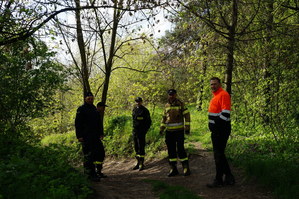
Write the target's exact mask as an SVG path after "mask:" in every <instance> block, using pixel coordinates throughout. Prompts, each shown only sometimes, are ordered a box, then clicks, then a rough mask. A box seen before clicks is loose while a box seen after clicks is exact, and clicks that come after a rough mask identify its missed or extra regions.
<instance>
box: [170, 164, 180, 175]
mask: <svg viewBox="0 0 299 199" xmlns="http://www.w3.org/2000/svg"><path fill="white" fill-rule="evenodd" d="M169 164H170V171H169V174H168V177H172V176H176V175H178V174H179V171H178V169H177V167H176V162H170V163H169Z"/></svg>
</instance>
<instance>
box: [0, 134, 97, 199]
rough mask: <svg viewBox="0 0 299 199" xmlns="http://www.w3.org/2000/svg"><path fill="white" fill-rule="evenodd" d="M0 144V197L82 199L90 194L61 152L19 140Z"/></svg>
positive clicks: (89, 190) (80, 175)
mask: <svg viewBox="0 0 299 199" xmlns="http://www.w3.org/2000/svg"><path fill="white" fill-rule="evenodd" d="M8 142H9V143H8ZM7 144H9V146H10V147H6V146H7ZM0 146H1V148H0V151H1V152H0V153H1V156H0V160H1V161H0V198H2V199H6V198H7V199H14V198H16V199H17V198H22V199H27V198H28V199H29V198H30V199H40V198H45V199H54V198H55V199H68V198H70V199H71V198H72V199H73V198H76V199H83V198H87V197H88V196H89V195H91V194H92V191H91V189H90V187H89V182H88V181H87V179H86V178H85V177H84V176H83V175H82V174H80V173H79V172H78V171H76V170H75V169H74V168H73V167H72V166H70V165H69V164H68V162H67V160H66V156H64V155H62V154H61V153H60V151H57V150H55V149H53V148H51V147H41V146H40V145H36V144H28V143H26V142H24V141H22V140H13V141H8V140H7V139H6V140H5V141H4V140H2V141H1V143H0Z"/></svg>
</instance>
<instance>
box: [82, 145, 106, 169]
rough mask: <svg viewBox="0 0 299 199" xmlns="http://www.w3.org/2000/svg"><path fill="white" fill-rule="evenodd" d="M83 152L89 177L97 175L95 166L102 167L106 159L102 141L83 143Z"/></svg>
mask: <svg viewBox="0 0 299 199" xmlns="http://www.w3.org/2000/svg"><path fill="white" fill-rule="evenodd" d="M82 151H83V154H84V161H83V166H84V170H85V173H86V174H88V175H94V174H95V165H96V164H100V165H102V163H103V161H104V159H105V149H104V145H103V143H102V141H101V140H100V139H99V140H97V141H92V142H83V143H82Z"/></svg>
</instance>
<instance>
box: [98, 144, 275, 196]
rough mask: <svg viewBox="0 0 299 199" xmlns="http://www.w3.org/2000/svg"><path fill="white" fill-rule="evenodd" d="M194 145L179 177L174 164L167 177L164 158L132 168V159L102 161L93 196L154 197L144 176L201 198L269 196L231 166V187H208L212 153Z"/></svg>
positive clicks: (213, 170) (180, 169) (167, 170)
mask: <svg viewBox="0 0 299 199" xmlns="http://www.w3.org/2000/svg"><path fill="white" fill-rule="evenodd" d="M195 144H196V152H195V154H194V153H193V154H192V155H191V156H190V160H189V164H190V170H191V175H190V176H186V177H185V176H183V174H182V173H183V172H182V170H183V169H182V166H181V164H178V170H179V172H180V174H179V175H178V176H175V177H168V176H167V174H168V172H169V165H168V162H167V159H160V160H148V161H145V169H144V170H142V171H138V170H132V168H133V167H134V166H135V165H136V161H135V160H133V159H129V160H128V159H126V160H124V159H122V160H120V159H118V160H117V159H109V158H107V159H106V160H105V164H104V169H103V173H105V174H106V175H108V178H102V179H101V182H97V183H94V184H93V188H94V189H95V191H96V194H95V197H94V198H95V199H158V198H159V196H158V193H155V192H153V190H152V189H153V188H152V185H151V184H150V183H148V182H145V181H144V180H145V179H150V180H158V181H162V182H164V183H166V184H168V185H175V186H177V185H178V186H182V187H185V188H186V189H188V190H190V191H191V192H193V193H195V194H197V195H198V196H200V197H201V198H203V199H241V198H242V199H272V198H273V197H272V196H271V193H270V192H269V191H267V190H266V189H265V188H262V187H261V186H258V185H257V184H256V183H255V182H254V180H250V181H248V180H246V179H245V175H244V173H243V172H242V170H241V169H238V168H235V167H232V171H233V174H234V175H235V178H236V184H235V185H234V186H224V187H221V188H213V189H211V188H208V187H206V184H207V183H210V182H211V181H212V180H213V177H214V174H215V166H214V159H213V154H212V152H208V151H206V150H203V149H201V147H200V144H199V143H195Z"/></svg>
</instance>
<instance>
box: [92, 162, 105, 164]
mask: <svg viewBox="0 0 299 199" xmlns="http://www.w3.org/2000/svg"><path fill="white" fill-rule="evenodd" d="M93 164H103V162H99V161H94V162H93Z"/></svg>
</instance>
